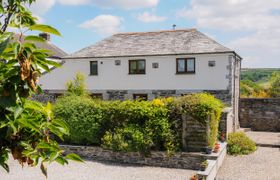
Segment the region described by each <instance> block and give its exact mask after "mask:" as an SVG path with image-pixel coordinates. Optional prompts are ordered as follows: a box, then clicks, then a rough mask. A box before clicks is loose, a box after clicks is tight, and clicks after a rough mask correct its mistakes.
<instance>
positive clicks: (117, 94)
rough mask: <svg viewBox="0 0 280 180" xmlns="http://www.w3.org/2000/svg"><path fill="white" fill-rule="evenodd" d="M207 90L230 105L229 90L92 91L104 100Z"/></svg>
mask: <svg viewBox="0 0 280 180" xmlns="http://www.w3.org/2000/svg"><path fill="white" fill-rule="evenodd" d="M199 92H207V93H210V94H212V95H214V96H215V97H216V98H218V99H220V100H221V101H223V102H224V103H225V104H227V105H230V103H231V100H232V99H231V94H230V91H229V90H204V91H196V90H97V91H90V93H96V94H102V95H103V99H104V100H126V99H133V94H147V95H148V99H149V100H152V99H155V98H161V97H172V96H173V97H176V96H182V95H185V94H190V93H199ZM63 93H64V92H63V91H44V93H43V94H40V95H35V96H33V99H36V100H39V101H40V102H48V101H50V102H54V101H55V99H56V98H57V97H58V96H59V95H61V94H63Z"/></svg>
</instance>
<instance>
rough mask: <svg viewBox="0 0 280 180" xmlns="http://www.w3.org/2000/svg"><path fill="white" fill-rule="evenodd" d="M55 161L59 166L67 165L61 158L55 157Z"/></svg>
mask: <svg viewBox="0 0 280 180" xmlns="http://www.w3.org/2000/svg"><path fill="white" fill-rule="evenodd" d="M55 161H56V162H57V163H59V164H61V165H64V164H68V161H67V160H66V159H65V158H63V157H57V158H56V159H55Z"/></svg>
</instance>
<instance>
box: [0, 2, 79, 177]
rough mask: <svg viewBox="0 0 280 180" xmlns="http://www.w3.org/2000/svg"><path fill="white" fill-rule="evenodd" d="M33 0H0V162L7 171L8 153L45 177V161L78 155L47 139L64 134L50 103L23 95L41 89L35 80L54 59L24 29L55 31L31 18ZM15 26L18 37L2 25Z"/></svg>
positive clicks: (38, 40) (58, 160) (65, 158)
mask: <svg viewBox="0 0 280 180" xmlns="http://www.w3.org/2000/svg"><path fill="white" fill-rule="evenodd" d="M34 2H35V0H6V1H2V0H1V4H0V13H1V14H0V18H1V19H4V21H3V22H1V23H0V166H2V167H3V168H4V169H5V170H7V171H9V167H8V165H7V160H8V153H11V154H12V155H13V158H14V159H15V160H17V161H18V162H19V163H20V164H21V165H22V166H23V165H25V164H27V165H29V166H36V165H38V163H39V162H41V170H42V172H43V173H44V174H45V175H46V176H47V169H46V166H45V163H47V162H54V161H56V162H58V163H60V164H65V163H68V160H77V161H81V159H80V158H79V157H78V156H77V155H75V154H68V155H66V156H64V155H63V151H62V150H61V148H60V147H59V145H58V143H57V142H56V141H55V140H54V139H53V138H51V135H55V136H57V137H59V138H61V139H62V138H63V136H64V135H68V134H69V130H68V127H67V124H66V123H65V122H64V121H62V120H60V119H56V118H55V117H54V115H53V112H52V107H51V104H50V103H48V104H47V105H43V104H41V103H39V102H33V101H30V100H28V99H29V97H30V96H31V95H32V94H34V93H38V92H40V91H41V89H40V87H39V86H38V85H37V81H38V79H39V76H40V75H41V71H42V70H45V71H50V69H49V66H50V65H52V66H58V64H57V63H55V62H53V61H50V60H47V59H46V58H47V57H48V56H49V55H48V53H49V52H48V51H47V50H44V49H38V48H37V47H36V45H35V42H41V43H43V42H45V40H44V39H43V38H40V37H38V36H34V35H28V36H24V35H25V33H26V32H27V31H33V30H35V31H41V32H46V33H51V34H54V35H58V36H59V35H60V33H59V32H58V31H57V30H56V29H54V28H52V27H51V26H48V25H42V24H37V23H36V18H35V17H33V16H32V13H31V12H30V11H29V10H28V9H27V8H26V6H28V5H31V4H32V3H34ZM10 27H12V28H16V29H17V30H18V31H19V37H18V38H15V36H14V34H13V33H11V32H8V31H7V30H8V29H9V28H10Z"/></svg>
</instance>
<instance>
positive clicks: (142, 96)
mask: <svg viewBox="0 0 280 180" xmlns="http://www.w3.org/2000/svg"><path fill="white" fill-rule="evenodd" d="M133 99H134V100H143V101H147V100H148V95H147V94H133Z"/></svg>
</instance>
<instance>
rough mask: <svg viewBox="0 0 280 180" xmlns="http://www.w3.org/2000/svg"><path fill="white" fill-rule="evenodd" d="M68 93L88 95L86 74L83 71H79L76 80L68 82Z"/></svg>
mask: <svg viewBox="0 0 280 180" xmlns="http://www.w3.org/2000/svg"><path fill="white" fill-rule="evenodd" d="M66 87H67V94H68V95H76V96H87V95H88V92H87V90H86V84H85V76H84V75H83V74H82V73H77V74H76V76H75V78H74V80H73V81H72V80H71V81H68V82H67V83H66Z"/></svg>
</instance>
